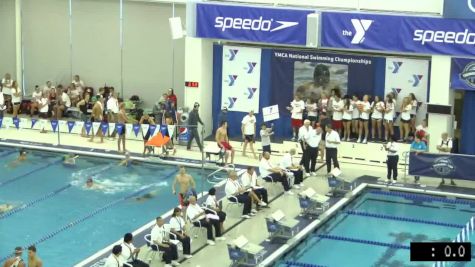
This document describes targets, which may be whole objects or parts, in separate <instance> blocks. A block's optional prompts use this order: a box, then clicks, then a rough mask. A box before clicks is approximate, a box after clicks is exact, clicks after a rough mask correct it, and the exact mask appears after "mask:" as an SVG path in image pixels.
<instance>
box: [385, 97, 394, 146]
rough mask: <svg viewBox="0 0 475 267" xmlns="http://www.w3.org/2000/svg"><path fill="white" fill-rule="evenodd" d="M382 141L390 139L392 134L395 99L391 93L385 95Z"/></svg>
mask: <svg viewBox="0 0 475 267" xmlns="http://www.w3.org/2000/svg"><path fill="white" fill-rule="evenodd" d="M384 106H385V108H384V141H388V140H390V138H392V136H393V135H394V126H393V121H394V114H395V113H394V112H395V108H396V100H394V98H393V95H392V94H387V95H386V101H385V103H384Z"/></svg>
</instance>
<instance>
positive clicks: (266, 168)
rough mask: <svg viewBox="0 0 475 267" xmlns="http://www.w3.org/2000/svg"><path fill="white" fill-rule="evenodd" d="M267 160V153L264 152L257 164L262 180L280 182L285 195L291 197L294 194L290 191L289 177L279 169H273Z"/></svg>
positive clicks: (268, 155) (268, 156)
mask: <svg viewBox="0 0 475 267" xmlns="http://www.w3.org/2000/svg"><path fill="white" fill-rule="evenodd" d="M269 159H270V154H269V152H264V153H263V154H262V159H261V162H260V163H259V172H260V173H261V176H262V178H263V179H264V180H266V181H267V182H281V183H282V186H283V187H284V191H285V193H286V194H289V195H293V194H294V193H293V192H292V191H290V181H289V177H287V173H286V172H285V170H283V169H281V168H279V167H274V165H273V164H272V163H271V162H270V160H269Z"/></svg>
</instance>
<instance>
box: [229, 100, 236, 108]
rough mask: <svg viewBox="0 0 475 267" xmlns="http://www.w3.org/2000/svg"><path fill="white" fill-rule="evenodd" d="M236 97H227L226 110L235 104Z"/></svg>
mask: <svg viewBox="0 0 475 267" xmlns="http://www.w3.org/2000/svg"><path fill="white" fill-rule="evenodd" d="M236 100H237V97H228V101H229V104H228V108H229V109H231V108H233V107H234V104H236Z"/></svg>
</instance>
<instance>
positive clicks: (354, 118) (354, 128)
mask: <svg viewBox="0 0 475 267" xmlns="http://www.w3.org/2000/svg"><path fill="white" fill-rule="evenodd" d="M360 102H361V101H360V100H359V98H358V96H357V95H353V96H352V100H351V105H353V114H351V132H352V133H353V134H354V135H355V136H356V135H357V134H358V123H359V120H360V111H359V109H358V105H359V104H360Z"/></svg>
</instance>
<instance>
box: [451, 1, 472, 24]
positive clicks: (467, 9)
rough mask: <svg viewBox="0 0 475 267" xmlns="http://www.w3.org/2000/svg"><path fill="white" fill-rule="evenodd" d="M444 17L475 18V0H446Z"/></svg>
mask: <svg viewBox="0 0 475 267" xmlns="http://www.w3.org/2000/svg"><path fill="white" fill-rule="evenodd" d="M444 17H445V18H453V19H472V20H475V0H445V1H444Z"/></svg>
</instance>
